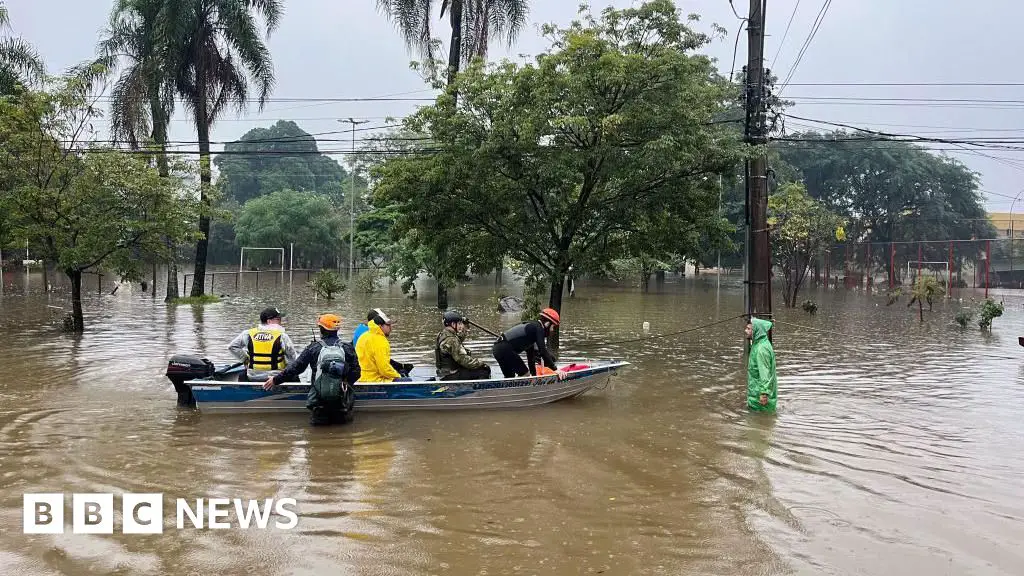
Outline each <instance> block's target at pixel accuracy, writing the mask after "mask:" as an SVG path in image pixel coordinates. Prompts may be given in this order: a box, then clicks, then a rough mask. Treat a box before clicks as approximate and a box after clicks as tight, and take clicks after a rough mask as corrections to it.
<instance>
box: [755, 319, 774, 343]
mask: <svg viewBox="0 0 1024 576" xmlns="http://www.w3.org/2000/svg"><path fill="white" fill-rule="evenodd" d="M750 325H751V327H752V328H753V332H754V335H753V336H752V337H751V338H750V341H751V342H757V341H758V340H761V339H763V338H767V337H768V331H769V330H771V329H772V323H771V321H770V320H765V319H763V318H751V319H750Z"/></svg>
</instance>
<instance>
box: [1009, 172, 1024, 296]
mask: <svg viewBox="0 0 1024 576" xmlns="http://www.w3.org/2000/svg"><path fill="white" fill-rule="evenodd" d="M1021 194H1024V188H1022V189H1021V190H1020V192H1017V195H1016V196H1014V198H1013V202H1010V284H1011V285H1012V284H1013V206H1014V204H1016V203H1017V200H1020V195H1021Z"/></svg>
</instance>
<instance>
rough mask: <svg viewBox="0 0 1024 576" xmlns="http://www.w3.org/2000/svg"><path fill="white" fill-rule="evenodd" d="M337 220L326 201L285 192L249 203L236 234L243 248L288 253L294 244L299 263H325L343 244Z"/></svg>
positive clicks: (322, 198) (308, 195) (303, 194)
mask: <svg viewBox="0 0 1024 576" xmlns="http://www.w3.org/2000/svg"><path fill="white" fill-rule="evenodd" d="M338 220H339V219H338V217H337V216H336V215H335V214H334V209H333V207H332V206H331V202H330V200H328V199H327V197H325V196H319V195H316V194H312V193H309V192H295V191H293V190H282V191H280V192H274V193H272V194H268V195H266V196H260V197H259V198H255V199H253V200H250V201H248V202H246V203H245V206H243V207H242V211H241V213H240V214H239V216H238V221H237V222H236V223H235V234H236V238H237V242H238V243H239V245H241V246H263V247H268V248H271V247H272V248H284V249H286V250H287V249H288V248H289V245H290V244H292V243H294V244H295V245H296V247H297V248H298V255H299V258H300V259H320V261H321V262H322V261H323V260H324V259H325V258H327V257H328V256H329V255H331V254H333V253H334V252H335V250H336V249H337V247H338V244H339V242H340V240H339V238H338V232H339V230H340V223H339V222H338Z"/></svg>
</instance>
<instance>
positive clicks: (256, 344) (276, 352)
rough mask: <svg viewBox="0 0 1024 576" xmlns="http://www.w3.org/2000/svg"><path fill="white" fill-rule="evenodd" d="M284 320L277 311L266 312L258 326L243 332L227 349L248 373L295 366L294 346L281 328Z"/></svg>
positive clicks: (269, 309)
mask: <svg viewBox="0 0 1024 576" xmlns="http://www.w3.org/2000/svg"><path fill="white" fill-rule="evenodd" d="M282 316H284V315H283V314H281V311H280V310H278V309H277V308H267V309H266V310H264V311H263V312H260V325H259V326H257V327H256V328H252V329H250V330H245V331H243V332H242V333H241V334H239V335H238V336H236V337H235V339H234V340H232V341H231V344H229V345H228V351H230V352H231V354H232V355H233V356H234V357H235V358H238V360H239V361H240V362H242V363H243V364H244V365H245V367H246V368H247V369H248V371H251V372H269V371H280V370H284V369H285V367H286V366H287V365H288V364H291V363H293V362H295V359H296V356H297V354H296V352H295V345H294V344H293V343H292V339H291V337H290V336H288V334H287V333H285V331H284V326H282V325H281V317H282Z"/></svg>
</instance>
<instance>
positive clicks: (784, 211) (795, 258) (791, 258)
mask: <svg viewBox="0 0 1024 576" xmlns="http://www.w3.org/2000/svg"><path fill="white" fill-rule="evenodd" d="M768 225H769V227H770V228H771V245H772V252H773V256H774V258H775V262H776V263H777V265H778V266H779V267H780V268H781V269H782V279H783V299H784V301H785V304H786V306H787V307H789V308H795V307H796V299H797V293H798V292H799V291H800V287H801V286H803V283H804V278H805V277H806V275H807V270H808V267H809V266H810V264H811V262H812V258H814V257H815V256H817V254H818V253H819V252H820V251H821V250H822V249H823V248H824V247H825V246H827V245H828V244H829V242H830V241H831V240H833V239H834V238H835V234H836V229H837V228H839V227H840V226H842V225H843V221H842V219H841V218H840V217H839V216H837V215H836V214H833V213H832V212H830V211H829V210H828V209H827V208H825V207H824V206H823V205H822V204H821V203H819V202H817V201H815V200H814V199H813V198H811V197H810V196H809V195H808V194H807V190H806V189H805V188H804V187H803V186H802V185H800V184H796V183H789V184H784V185H783V186H781V187H780V188H779V189H778V190H777V191H776V192H775V193H774V194H772V195H771V196H769V197H768Z"/></svg>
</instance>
